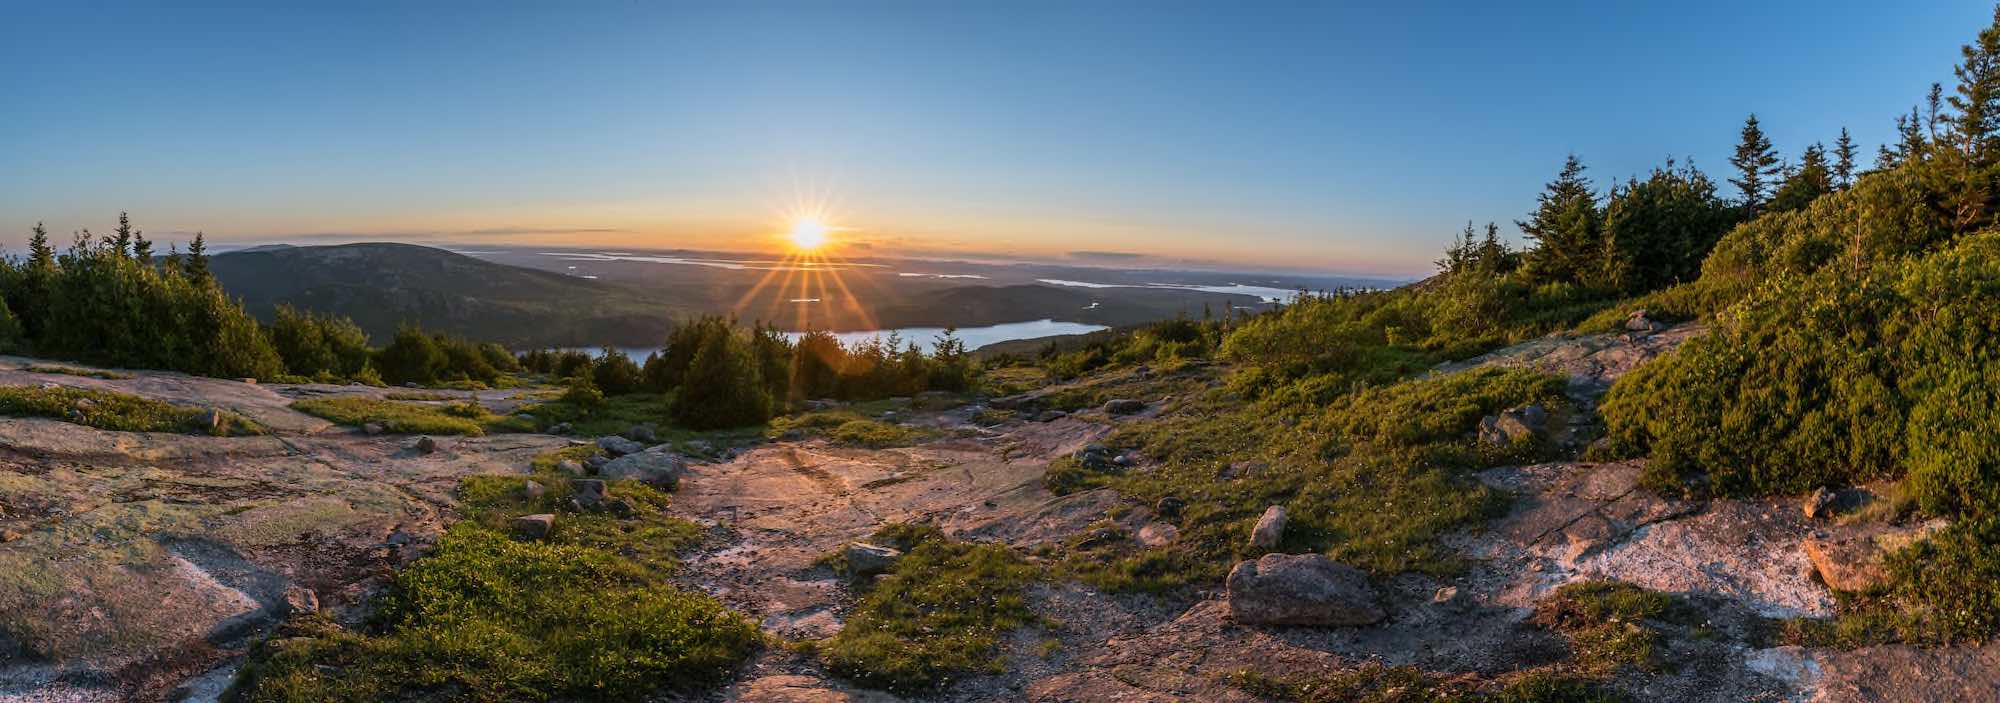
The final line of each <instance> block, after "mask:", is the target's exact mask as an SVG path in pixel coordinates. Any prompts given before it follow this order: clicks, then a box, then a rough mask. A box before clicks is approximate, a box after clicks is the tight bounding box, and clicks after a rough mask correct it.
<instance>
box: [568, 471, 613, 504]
mask: <svg viewBox="0 0 2000 703" xmlns="http://www.w3.org/2000/svg"><path fill="white" fill-rule="evenodd" d="M569 488H570V507H573V508H575V509H577V510H578V511H590V510H596V509H598V508H599V507H601V506H603V505H604V499H605V497H606V496H605V492H604V481H602V480H600V479H594V478H580V479H575V480H572V481H570V482H569Z"/></svg>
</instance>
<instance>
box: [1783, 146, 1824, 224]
mask: <svg viewBox="0 0 2000 703" xmlns="http://www.w3.org/2000/svg"><path fill="white" fill-rule="evenodd" d="M1833 189H1834V180H1833V171H1832V169H1831V168H1829V167H1828V166H1827V163H1826V147H1823V146H1821V145H1819V144H1813V145H1812V146H1808V147H1806V150H1805V153H1804V154H1803V155H1801V156H1800V157H1799V167H1798V168H1796V169H1791V170H1789V171H1788V172H1787V173H1786V174H1785V180H1784V182H1783V183H1781V184H1779V186H1778V190H1777V192H1775V193H1773V194H1772V195H1771V202H1770V203H1769V205H1768V207H1767V209H1768V210H1769V211H1771V212H1788V211H1792V210H1803V209H1805V208H1806V206H1808V205H1811V204H1812V202H1813V201H1814V200H1817V199H1819V196H1822V195H1826V194H1827V193H1831V192H1833Z"/></svg>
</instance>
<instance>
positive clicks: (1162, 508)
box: [1153, 496, 1187, 518]
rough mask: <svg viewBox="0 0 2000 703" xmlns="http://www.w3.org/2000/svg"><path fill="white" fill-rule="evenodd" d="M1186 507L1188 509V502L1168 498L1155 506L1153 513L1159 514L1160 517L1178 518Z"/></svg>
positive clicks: (1171, 497)
mask: <svg viewBox="0 0 2000 703" xmlns="http://www.w3.org/2000/svg"><path fill="white" fill-rule="evenodd" d="M1185 507H1187V501H1185V500H1181V499H1179V498H1175V497H1173V496H1167V497H1165V498H1161V499H1160V502H1158V503H1154V504H1153V512H1155V513H1158V514H1159V516H1160V517H1167V518H1170V517H1177V516H1179V515H1180V514H1181V509H1182V508H1185Z"/></svg>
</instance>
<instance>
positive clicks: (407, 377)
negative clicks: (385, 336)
mask: <svg viewBox="0 0 2000 703" xmlns="http://www.w3.org/2000/svg"><path fill="white" fill-rule="evenodd" d="M444 362H445V359H444V352H443V351H442V350H440V349H438V348H437V342H436V341H435V340H432V339H431V336H430V335H428V334H424V331H423V330H421V329H417V328H416V327H414V326H410V325H404V326H402V327H399V328H397V329H396V336H395V337H394V338H392V339H391V340H390V341H389V346H386V347H383V348H382V349H381V350H379V351H377V352H375V360H374V366H375V370H376V371H377V372H380V373H381V374H382V380H385V381H388V382H389V383H393V384H399V385H400V384H404V383H415V384H418V385H429V384H432V383H436V382H437V380H438V370H439V369H441V368H443V367H444Z"/></svg>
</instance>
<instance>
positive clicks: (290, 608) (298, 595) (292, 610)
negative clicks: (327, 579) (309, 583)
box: [285, 586, 319, 615]
mask: <svg viewBox="0 0 2000 703" xmlns="http://www.w3.org/2000/svg"><path fill="white" fill-rule="evenodd" d="M285 612H286V613H287V614H291V615H309V614H312V613H317V612H319V594H317V593H314V592H313V590H312V589H310V588H305V587H301V586H292V587H289V588H286V589H285Z"/></svg>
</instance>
